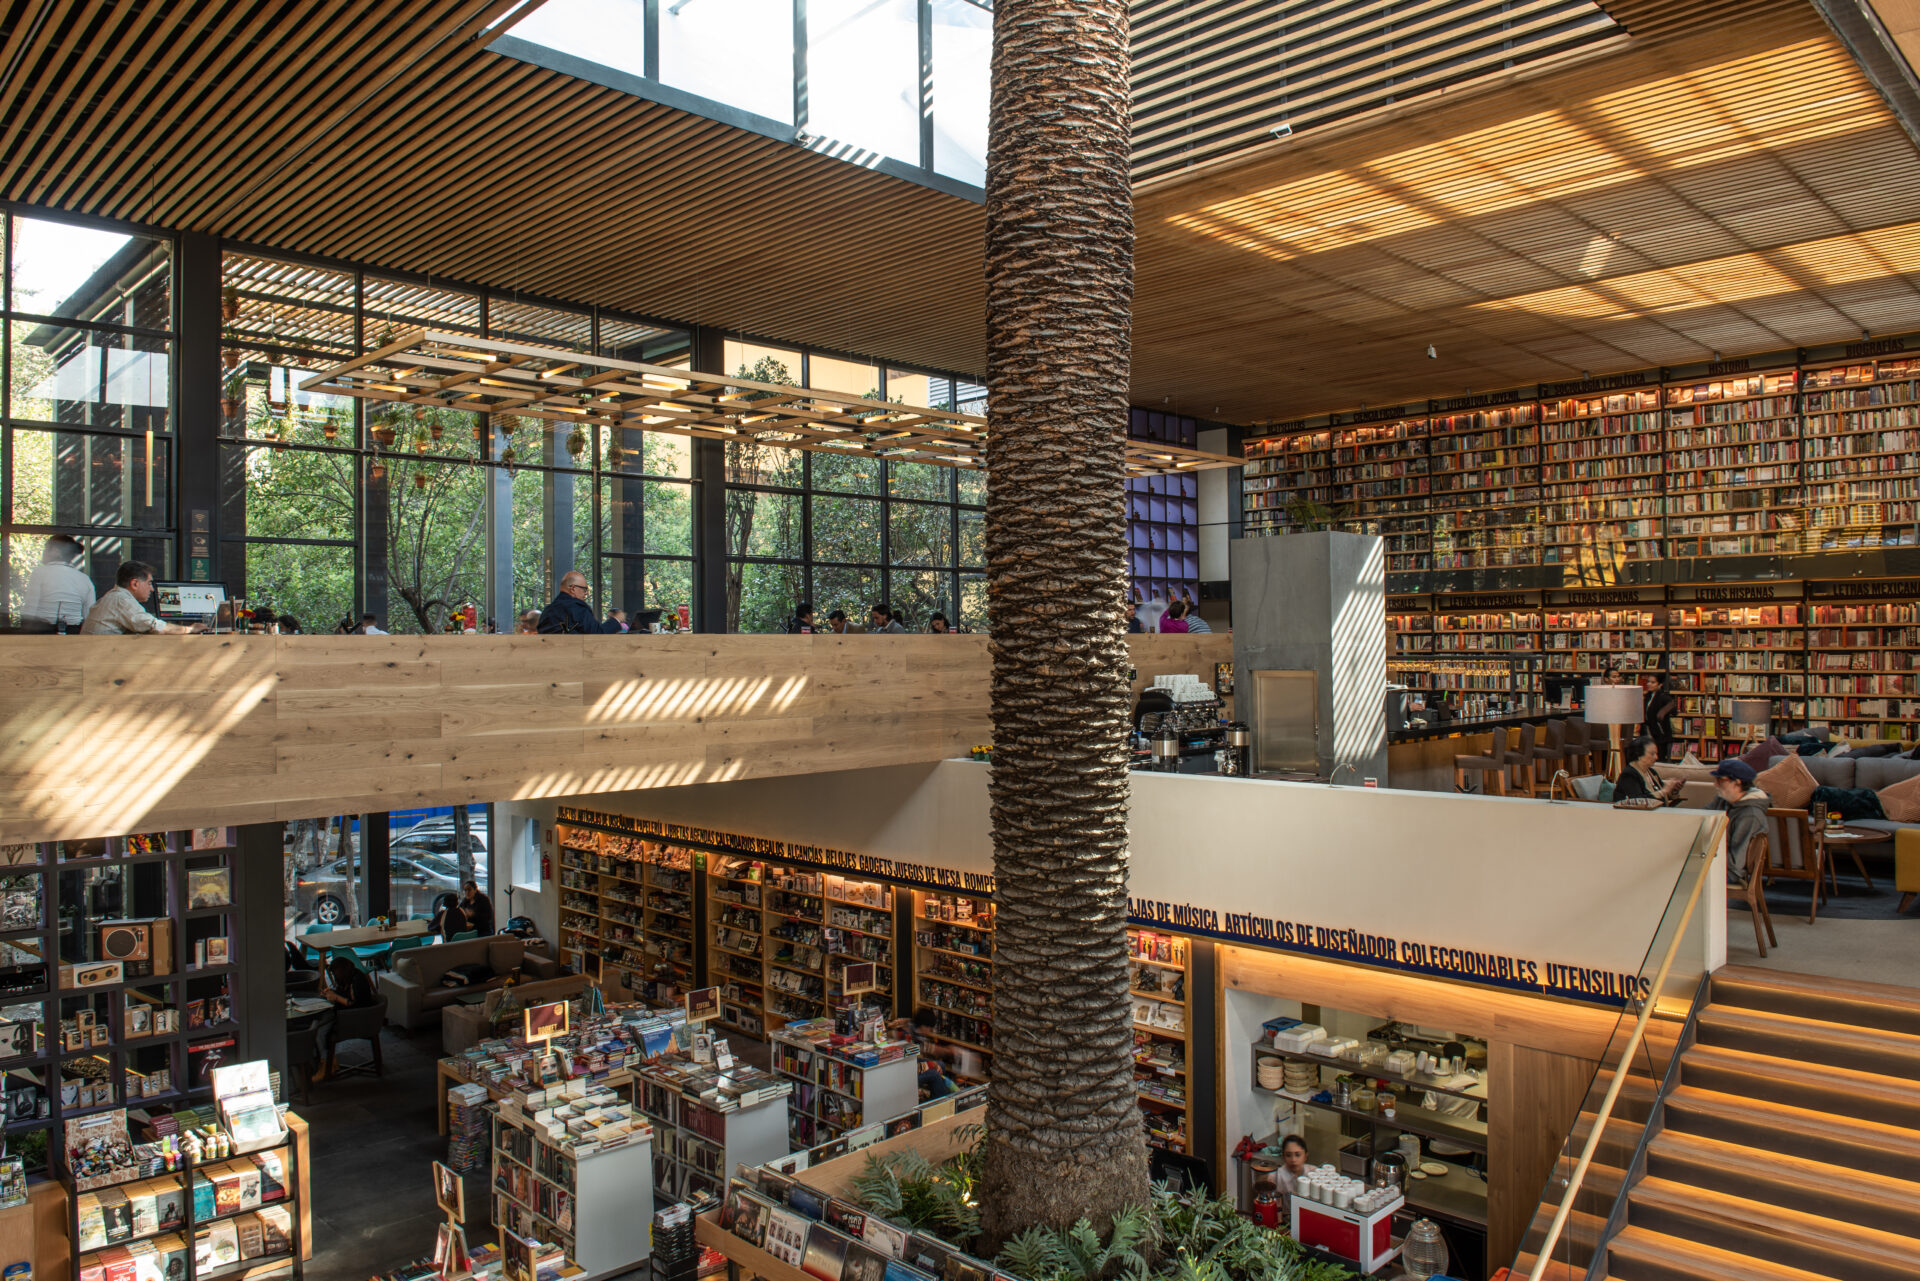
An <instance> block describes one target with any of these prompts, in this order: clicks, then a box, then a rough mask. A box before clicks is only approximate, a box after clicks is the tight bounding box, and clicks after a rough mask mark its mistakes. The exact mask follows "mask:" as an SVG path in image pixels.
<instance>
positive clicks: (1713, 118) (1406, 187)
mask: <svg viewBox="0 0 1920 1281" xmlns="http://www.w3.org/2000/svg"><path fill="white" fill-rule="evenodd" d="M1148 2H1149V0H1142V3H1143V4H1146V3H1148ZM1156 2H1157V0H1156ZM508 3H510V0H367V2H363V3H355V2H350V0H313V2H312V3H309V4H294V3H291V0H209V2H208V3H202V4H195V5H174V6H168V5H151V4H135V3H132V2H131V0H0V72H3V73H4V80H0V194H4V195H5V196H6V197H8V198H12V199H18V200H23V201H27V202H29V203H37V204H46V205H52V206H56V207H59V208H64V209H71V210H76V211H81V212H86V213H92V214H98V215H102V216H106V217H116V218H127V219H133V220H136V221H145V222H151V223H155V224H157V225H161V226H167V227H173V228H180V229H188V230H205V231H210V232H217V233H220V234H223V235H227V236H231V237H236V238H241V239H246V240H251V241H254V242H257V243H260V244H263V245H271V246H274V247H276V248H279V249H283V250H289V251H294V252H305V253H312V254H323V255H332V256H337V257H341V258H345V259H348V260H352V261H355V262H358V263H361V264H363V265H365V266H367V267H369V268H371V269H380V268H388V269H397V270H405V271H412V272H424V273H431V274H433V275H435V276H441V277H446V278H450V279H458V280H464V281H470V282H473V283H477V284H485V285H491V286H494V287H496V288H501V289H507V290H513V289H519V290H525V291H527V292H529V293H535V294H542V295H546V296H550V297H554V298H559V299H571V300H575V301H578V302H581V303H590V302H597V303H600V304H602V305H604V306H607V307H614V308H623V309H629V310H633V311H638V312H641V313H644V314H654V315H663V316H671V317H680V318H684V319H699V320H702V321H705V322H706V323H709V324H715V325H719V326H723V327H731V328H737V329H740V330H744V331H748V332H752V333H756V334H760V335H766V336H769V337H778V338H785V339H788V340H791V341H796V342H811V343H815V344H819V345H823V346H831V347H840V348H844V349H847V350H852V351H864V352H872V353H876V354H879V355H882V356H884V357H886V358H889V359H893V360H897V361H900V362H902V363H918V364H924V365H928V366H931V367H935V368H951V369H958V370H977V369H979V368H981V367H982V366H983V364H984V359H983V345H984V344H983V326H982V310H983V306H982V294H983V287H982V283H981V278H980V234H981V223H980V209H979V207H978V206H976V205H973V204H970V203H967V202H965V201H960V200H956V199H954V198H952V197H949V196H945V195H942V194H940V193H937V192H934V191H931V190H928V189H925V188H921V187H918V186H915V185H913V184H910V183H906V182H902V181H899V180H896V179H892V178H889V177H886V176H884V175H880V174H876V173H873V172H871V171H868V170H864V169H861V168H859V167H857V166H852V165H847V164H844V163H842V162H839V161H836V160H833V159H830V158H828V157H825V156H821V155H818V154H815V153H812V152H810V151H807V150H805V149H802V148H798V147H793V146H788V145H785V144H782V143H778V142H774V141H772V140H769V139H764V138H760V137H758V136H755V135H751V134H747V133H744V132H742V131H739V130H735V129H732V128H730V127H728V126H724V125H720V124H717V123H714V122H711V121H707V120H704V119H701V118H698V117H695V116H691V115H688V114H686V113H683V112H679V111H675V110H672V109H669V108H665V107H660V106H657V105H654V104H651V103H647V102H644V101H641V100H638V99H635V98H633V97H630V96H628V95H624V94H621V93H618V92H617V91H614V90H610V89H604V88H601V87H598V86H595V85H591V84H587V83H585V82H582V81H578V80H574V79H572V78H570V77H566V76H563V75H559V74H556V73H553V72H549V71H546V70H543V69H541V68H537V67H532V66H529V65H526V64H523V63H520V62H518V61H515V60H512V59H508V58H504V57H500V56H498V55H493V54H490V53H488V52H486V51H485V50H484V48H483V47H482V45H481V43H480V36H481V33H482V31H483V29H484V28H485V26H486V24H487V23H488V22H489V21H491V20H492V19H493V17H495V16H496V15H497V14H498V13H499V12H500V11H501V10H502V9H503V8H504V7H505V6H506V5H507V4H508ZM1229 7H1231V5H1230V6H1229ZM1608 7H1609V9H1610V11H1611V12H1612V13H1613V14H1614V16H1615V17H1616V18H1618V20H1619V21H1621V22H1622V23H1623V24H1625V25H1626V26H1627V27H1628V29H1629V30H1634V31H1638V32H1643V33H1646V34H1649V35H1653V36H1658V37H1660V38H1659V39H1656V40H1649V41H1639V40H1636V41H1635V42H1634V43H1633V44H1632V45H1631V46H1630V47H1629V49H1628V50H1627V51H1626V52H1624V53H1621V54H1618V55H1611V56H1608V57H1605V58H1601V59H1596V60H1594V61H1592V62H1590V63H1587V64H1583V65H1581V66H1577V67H1574V68H1571V69H1569V68H1567V67H1564V66H1556V67H1555V69H1554V70H1553V73H1552V74H1551V75H1545V74H1541V75H1536V76H1532V77H1529V76H1528V75H1526V74H1524V73H1516V74H1513V75H1511V76H1509V77H1507V78H1505V79H1504V80H1502V82H1501V83H1498V84H1491V83H1487V82H1485V81H1483V82H1481V83H1479V84H1478V85H1474V86H1468V87H1466V88H1465V89H1463V90H1461V91H1459V92H1457V93H1454V92H1450V93H1448V94H1447V95H1445V96H1444V97H1440V98H1437V99H1436V98H1434V97H1432V96H1429V97H1428V98H1425V99H1422V100H1419V101H1418V102H1415V103H1411V104H1407V105H1404V106H1402V107H1399V108H1393V109H1389V110H1388V111H1387V112H1384V113H1382V118H1381V119H1380V120H1379V121H1378V122H1377V123H1373V124H1367V123H1365V122H1363V121H1358V122H1346V123H1343V124H1342V125H1340V126H1337V127H1336V128H1335V129H1333V130H1328V131H1323V132H1320V133H1318V134H1308V135H1306V136H1302V137H1296V138H1294V139H1291V140H1289V141H1286V142H1273V143H1270V144H1267V145H1263V146H1261V147H1259V148H1257V149H1252V150H1250V151H1249V152H1248V153H1247V158H1246V159H1244V160H1242V161H1238V162H1235V163H1231V164H1226V163H1223V164H1218V165H1215V166H1210V167H1209V168H1208V169H1207V170H1206V171H1205V172H1204V173H1203V174H1201V175H1199V176H1196V177H1192V178H1186V179H1182V180H1180V181H1164V180H1163V181H1160V182H1157V183H1154V184H1149V185H1147V186H1145V187H1143V188H1142V190H1141V195H1140V199H1139V203H1138V212H1139V223H1140V240H1139V282H1138V288H1137V299H1138V304H1137V321H1136V334H1135V360H1136V367H1135V368H1136V373H1135V387H1134V392H1135V396H1136V400H1137V402H1138V403H1144V404H1155V405H1157V404H1161V403H1163V397H1165V398H1167V399H1166V400H1165V401H1164V403H1167V404H1169V405H1170V406H1172V407H1176V408H1178V409H1180V410H1181V411H1183V412H1192V413H1197V414H1200V415H1203V416H1218V417H1223V418H1231V419H1236V420H1241V421H1255V420H1259V419H1269V418H1277V417H1286V416H1290V415H1292V414H1296V413H1304V412H1312V411H1314V410H1316V409H1324V408H1337V407H1344V406H1348V405H1352V404H1355V403H1359V402H1370V403H1375V404H1378V403H1382V402H1385V401H1389V400H1395V399H1400V398H1402V397H1405V396H1421V395H1427V394H1431V393H1435V392H1445V391H1448V390H1451V389H1452V388H1453V387H1454V386H1455V385H1458V386H1460V387H1466V386H1472V387H1476V388H1480V389H1488V388H1491V387H1495V386H1503V385H1514V384H1517V383H1525V382H1530V381H1534V380H1536V379H1541V378H1557V377H1563V376H1578V374H1579V373H1580V371H1581V370H1592V371H1594V372H1599V371H1602V370H1609V369H1620V368H1629V367H1634V368H1637V367H1643V366H1645V365H1648V364H1652V363H1657V362H1659V361H1662V360H1673V361H1679V360H1690V359H1697V358H1700V357H1702V356H1705V355H1707V354H1709V352H1710V350H1711V349H1713V348H1716V347H1717V348H1720V349H1722V350H1725V351H1727V352H1729V353H1732V352H1736V351H1739V350H1742V349H1747V350H1752V349H1764V348H1778V347H1781V346H1790V345H1793V344H1794V343H1814V342H1826V341H1833V340H1835V339H1837V338H1847V337H1852V336H1855V335H1856V334H1857V332H1858V330H1859V329H1862V328H1871V329H1875V330H1883V329H1884V330H1893V329H1911V328H1913V327H1914V324H1915V320H1916V314H1915V299H1914V291H1913V289H1912V286H1911V284H1910V276H1909V273H1910V271H1911V264H1910V263H1909V262H1908V260H1907V258H1906V256H1905V255H1906V254H1907V252H1908V247H1907V243H1906V240H1905V239H1903V237H1902V234H1901V233H1900V232H1899V230H1898V229H1899V228H1902V227H1904V226H1906V225H1907V224H1908V223H1911V222H1912V221H1913V220H1914V217H1915V215H1914V214H1913V212H1912V211H1913V210H1915V209H1920V203H1916V201H1915V196H1916V195H1920V192H1916V191H1915V190H1914V186H1915V182H1914V174H1915V172H1916V166H1915V163H1914V161H1915V157H1914V155H1913V153H1912V148H1911V147H1910V146H1908V145H1907V144H1906V143H1905V141H1904V140H1903V139H1901V138H1900V137H1899V135H1898V131H1897V130H1896V129H1894V128H1893V126H1892V124H1891V121H1890V120H1889V119H1888V117H1887V114H1886V112H1885V110H1884V108H1883V107H1882V105H1881V104H1880V102H1879V100H1878V99H1877V97H1875V95H1873V93H1872V92H1871V90H1870V89H1868V88H1867V86H1866V85H1865V82H1864V81H1863V79H1862V78H1861V77H1860V76H1859V74H1858V73H1857V72H1856V71H1855V70H1854V69H1853V67H1852V65H1851V64H1850V63H1849V62H1848V61H1847V60H1846V58H1845V57H1844V55H1843V54H1841V53H1840V51H1839V49H1838V46H1837V45H1836V44H1835V43H1834V41H1833V40H1832V39H1831V37H1830V36H1829V35H1828V34H1827V32H1826V30H1825V28H1824V27H1823V26H1821V25H1820V24H1819V23H1818V21H1817V20H1816V19H1814V18H1813V17H1812V16H1811V11H1810V10H1809V9H1807V8H1806V6H1805V5H1804V4H1803V3H1800V2H1799V0H1752V3H1751V4H1743V5H1740V6H1733V7H1731V8H1730V7H1729V6H1727V5H1725V4H1721V3H1719V2H1718V0H1609V4H1608ZM1736 11H1737V12H1738V14H1739V15H1740V16H1746V17H1751V18H1757V19H1758V20H1752V21H1745V22H1729V21H1728V19H1729V18H1730V17H1731V16H1734V15H1735V13H1736ZM1715 23H1719V24H1720V25H1717V26H1716V25H1713V24H1715ZM1695 27H1701V29H1699V30H1697V31H1695V30H1694V28H1695ZM1690 32H1691V34H1689V33H1690ZM1143 35H1144V36H1146V37H1151V35H1152V33H1151V31H1147V32H1144V33H1143ZM1867 231H1872V232H1874V233H1875V236H1873V237H1859V236H1857V235H1856V233H1861V232H1867ZM1849 237H1853V238H1851V239H1850V238H1849ZM1692 264H1702V265H1701V266H1699V267H1698V268H1697V270H1696V269H1694V268H1693V267H1692V266H1691V265H1692ZM1689 289H1690V290H1692V291H1693V292H1692V293H1688V292H1687V291H1688V290H1689ZM404 305H405V304H404V302H403V301H401V300H396V301H395V303H394V307H395V308H396V309H403V308H404ZM1636 308H1638V309H1640V310H1643V311H1645V313H1646V314H1644V315H1636V314H1633V313H1634V312H1635V310H1636ZM421 319H425V318H421ZM414 323H420V321H419V320H416V321H415V322H414ZM433 323H435V324H441V323H443V321H442V320H441V319H440V318H437V317H436V318H434V319H433ZM1429 341H1431V342H1434V343H1435V344H1436V345H1437V346H1438V347H1439V348H1440V350H1441V353H1442V357H1441V359H1440V360H1439V361H1434V362H1429V361H1427V360H1425V358H1424V356H1423V355H1421V354H1420V353H1422V352H1423V350H1424V347H1425V345H1426V343H1427V342H1429ZM1216 407H1217V408H1216Z"/></svg>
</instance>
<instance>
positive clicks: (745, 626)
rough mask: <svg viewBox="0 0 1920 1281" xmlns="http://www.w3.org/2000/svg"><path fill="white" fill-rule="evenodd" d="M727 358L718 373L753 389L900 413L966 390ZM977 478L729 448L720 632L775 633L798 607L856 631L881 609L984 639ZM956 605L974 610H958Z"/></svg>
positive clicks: (907, 375) (759, 356) (864, 368)
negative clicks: (757, 384)
mask: <svg viewBox="0 0 1920 1281" xmlns="http://www.w3.org/2000/svg"><path fill="white" fill-rule="evenodd" d="M726 353H727V365H728V368H729V369H731V370H733V371H734V372H735V373H736V374H745V375H747V376H750V377H753V378H756V379H758V380H760V381H764V382H774V383H785V382H800V383H803V384H804V385H806V386H808V387H817V388H821V389H823V390H829V391H839V392H846V393H850V394H853V395H859V396H872V397H875V398H878V399H884V400H895V401H902V402H906V403H911V404H931V405H935V406H951V405H953V404H954V403H955V402H956V388H958V387H966V386H968V385H967V384H959V383H955V382H954V381H953V380H951V379H947V378H937V377H932V376H929V375H927V374H922V373H915V372H911V371H899V370H882V369H881V368H879V367H877V366H874V365H870V364H864V363H861V362H858V361H850V360H846V359H843V358H840V357H833V356H824V355H814V354H811V353H806V352H800V351H792V350H780V349H775V348H767V347H754V346H750V345H748V344H745V343H733V342H729V343H728V344H727V347H726ZM775 454H777V455H779V457H778V458H774V457H771V455H775ZM981 475H982V473H979V472H974V471H959V470H956V469H955V468H951V467H939V466H935V465H933V464H929V463H908V462H884V461H882V460H880V459H877V458H869V457H864V456H856V455H847V454H836V453H833V452H830V451H825V450H814V451H805V452H803V451H798V450H785V449H777V448H775V447H772V446H758V447H749V446H729V466H728V471H727V517H728V532H729V541H728V557H729V559H728V562H727V575H728V579H727V588H728V620H727V623H728V628H729V629H730V630H734V631H776V630H780V629H781V628H783V627H785V625H786V623H787V620H788V619H789V618H791V617H792V614H793V609H794V607H795V606H796V605H798V604H800V603H802V602H806V603H809V604H811V605H812V606H813V607H814V613H815V616H816V620H817V621H818V622H819V623H820V624H821V625H822V626H824V625H825V624H826V622H827V620H828V616H829V615H830V614H831V613H832V612H833V611H834V610H841V611H843V612H845V613H846V615H847V617H848V619H849V621H850V622H851V624H852V626H853V627H854V628H855V629H856V630H857V629H861V628H864V627H865V626H866V625H867V611H868V608H869V607H870V606H872V605H875V604H887V605H889V606H890V607H891V608H892V609H893V610H895V611H896V612H897V613H899V614H900V615H902V618H903V622H904V623H905V625H906V626H908V627H909V628H911V629H912V630H914V631H922V630H925V628H926V626H927V620H928V618H929V617H930V616H931V615H933V614H935V613H939V614H944V615H945V616H946V618H947V619H948V621H949V622H950V623H953V622H956V621H958V622H959V623H960V624H961V625H963V626H967V627H969V628H973V629H980V628H984V626H985V621H986V610H985V602H984V588H983V587H982V586H981V584H982V583H983V581H984V580H983V579H982V578H981V575H982V574H983V572H984V568H983V567H984V547H983V544H982V540H981V538H980V536H979V532H980V526H981V522H982V521H983V520H984V517H985V513H984V512H983V511H982V510H981V504H983V503H984V502H985V500H986V491H985V489H984V486H983V485H982V484H981V483H980V482H979V481H978V479H976V478H978V477H980V476H981ZM963 576H968V578H969V581H971V582H972V583H973V587H972V589H971V595H968V594H967V592H965V591H963V589H962V586H961V582H962V577H963ZM963 601H965V602H970V603H971V604H972V606H973V607H972V608H971V609H970V610H969V609H963V608H962V603H963Z"/></svg>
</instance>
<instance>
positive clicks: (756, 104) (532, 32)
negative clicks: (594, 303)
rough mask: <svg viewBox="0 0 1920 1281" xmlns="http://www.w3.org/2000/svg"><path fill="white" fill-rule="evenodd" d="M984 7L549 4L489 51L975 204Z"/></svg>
mask: <svg viewBox="0 0 1920 1281" xmlns="http://www.w3.org/2000/svg"><path fill="white" fill-rule="evenodd" d="M992 40H993V14H992V8H991V4H990V3H987V2H986V0H656V3H653V4H651V5H650V4H648V3H646V2H645V0H545V2H544V3H538V2H537V0H536V3H531V4H528V5H526V6H524V7H523V8H521V9H520V10H518V11H516V12H515V13H514V14H513V15H512V16H511V17H510V18H509V19H507V20H504V21H503V23H502V24H501V28H500V30H498V31H497V32H496V33H495V34H494V35H493V42H492V48H493V49H494V50H495V51H496V52H499V53H502V54H505V55H507V56H509V57H515V58H520V59H522V60H524V61H527V62H532V63H536V64H538V65H540V66H544V67H547V68H549V69H550V70H554V71H561V72H565V73H567V74H569V75H575V76H579V77H581V78H583V79H587V80H592V81H594V82H596V83H599V84H604V85H607V86H609V87H611V88H616V89H620V90H623V91H625V92H628V93H632V94H635V95H637V96H639V97H643V98H647V99H649V100H651V101H654V102H660V103H663V104H665V105H668V106H673V107H679V108H681V109H682V110H686V111H692V112H694V113H696V114H698V115H703V116H706V117H708V118H710V119H714V120H720V121H723V122H725V123H727V124H731V125H736V126H738V127H740V128H744V129H750V130H752V131H754V132H756V133H760V134H764V135H766V136H768V137H772V138H780V139H782V140H784V141H788V142H793V143H795V144H798V145H801V146H805V147H808V148H811V149H813V150H816V151H821V152H824V153H826V154H829V155H832V156H836V157H839V158H841V159H844V160H847V161H850V162H852V163H855V164H860V165H864V166H866V167H868V168H872V169H879V170H882V171H885V172H888V173H892V174H894V175H895V176H897V177H902V178H907V179H910V180H912V181H915V182H921V183H925V184H927V185H929V186H934V187H938V188H940V189H942V190H946V191H950V192H953V193H955V194H958V195H963V196H966V197H968V198H970V199H974V200H978V199H979V198H980V196H981V192H980V187H981V184H982V183H983V182H984V181H985V179H986V144H987V74H988V63H989V61H990V55H991V51H992Z"/></svg>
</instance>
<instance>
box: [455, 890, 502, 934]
mask: <svg viewBox="0 0 1920 1281" xmlns="http://www.w3.org/2000/svg"><path fill="white" fill-rule="evenodd" d="M460 910H461V912H462V913H464V914H465V915H466V918H467V926H468V928H469V929H471V930H473V931H474V932H475V933H476V934H478V935H479V936H480V937H481V938H486V937H487V936H489V935H490V934H492V933H493V932H494V930H493V900H492V899H489V898H488V897H487V896H486V895H485V894H482V893H481V892H480V886H479V885H478V884H477V883H475V882H473V881H468V882H467V883H466V884H465V885H462V886H461V887H460Z"/></svg>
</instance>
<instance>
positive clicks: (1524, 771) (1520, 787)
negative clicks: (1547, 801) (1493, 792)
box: [1496, 721, 1538, 796]
mask: <svg viewBox="0 0 1920 1281" xmlns="http://www.w3.org/2000/svg"><path fill="white" fill-rule="evenodd" d="M1535 732H1536V731H1535V729H1534V724H1533V722H1532V721H1528V722H1527V723H1526V724H1525V725H1522V726H1521V727H1520V745H1519V746H1518V747H1516V748H1514V750H1513V751H1512V753H1511V754H1509V755H1508V757H1507V769H1506V773H1507V777H1506V778H1505V779H1503V780H1502V781H1503V782H1504V783H1506V784H1507V786H1509V787H1511V788H1512V789H1513V790H1514V791H1516V792H1519V793H1520V794H1521V795H1523V796H1532V795H1534V774H1535V772H1536V771H1537V769H1538V764H1537V762H1536V761H1535V759H1534V754H1533V739H1534V734H1535ZM1496 733H1497V734H1498V735H1499V736H1501V737H1505V734H1506V731H1504V730H1499V731H1496Z"/></svg>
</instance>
